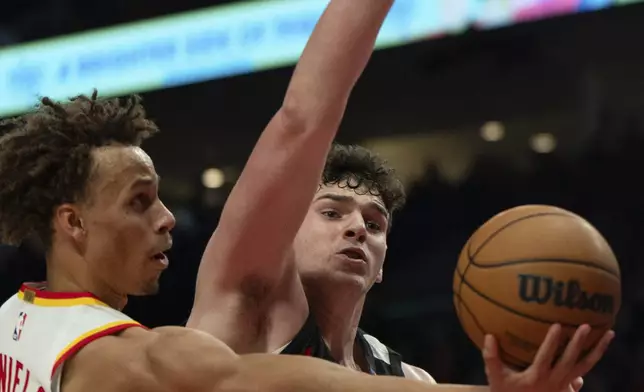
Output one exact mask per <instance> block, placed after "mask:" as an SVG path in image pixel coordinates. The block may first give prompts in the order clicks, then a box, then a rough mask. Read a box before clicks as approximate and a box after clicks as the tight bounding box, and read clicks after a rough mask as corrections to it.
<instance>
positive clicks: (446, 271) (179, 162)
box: [0, 0, 644, 392]
mask: <svg viewBox="0 0 644 392" xmlns="http://www.w3.org/2000/svg"><path fill="white" fill-rule="evenodd" d="M428 1H431V0H428ZM226 2H230V1H213V0H210V1H206V0H183V1H178V2H170V1H167V0H166V1H158V0H155V1H153V0H135V1H132V0H130V1H127V0H113V1H110V2H88V1H79V0H21V1H2V6H1V8H2V12H0V46H1V45H12V44H15V43H19V42H26V41H31V40H36V39H40V38H45V37H50V36H56V35H60V34H66V33H72V32H78V31H83V30H86V29H91V28H96V27H102V26H108V25H114V24H117V23H121V22H126V21H132V20H138V19H146V18H149V17H153V16H158V15H164V14H171V13H175V12H179V11H184V10H188V9H195V8H199V7H204V6H210V5H213V4H215V3H226ZM642 20H644V6H642V5H630V6H626V7H623V8H616V9H611V10H605V11H599V12H594V13H587V14H582V15H574V16H566V17H559V18H551V19H548V20H544V21H540V22H533V23H527V24H523V25H520V26H514V27H510V28H503V29H498V30H494V31H487V32H479V31H475V30H474V29H473V30H472V31H469V32H467V33H465V34H463V35H459V36H456V37H447V38H443V39H440V40H433V41H426V42H420V43H415V44H412V45H407V46H404V47H401V48H395V49H388V50H384V51H379V52H377V53H376V54H375V55H374V57H373V60H372V62H371V64H370V65H369V67H368V69H367V71H366V72H365V74H364V76H363V78H362V79H361V81H360V83H359V84H358V86H357V87H356V90H355V93H354V94H353V96H352V99H351V102H350V105H349V109H348V111H347V116H346V118H345V121H344V123H343V125H342V129H341V132H340V136H339V140H340V141H341V142H355V143H362V144H365V145H367V146H370V147H373V148H375V149H376V150H378V151H379V152H381V153H382V154H383V155H384V156H385V157H387V158H388V159H390V161H391V162H392V163H393V164H394V166H396V167H397V168H398V169H399V170H400V172H401V174H402V175H404V177H405V179H406V182H407V184H408V189H409V193H410V197H409V203H408V206H407V207H406V208H405V209H404V210H403V211H402V212H401V213H400V214H399V216H397V217H396V221H395V226H394V229H393V232H392V233H391V236H390V242H389V254H388V259H387V262H386V265H385V280H384V282H383V283H382V284H381V285H378V286H377V287H375V288H374V289H373V292H372V293H371V294H370V296H369V300H368V304H367V308H366V311H365V315H364V319H363V323H362V326H363V328H364V329H366V330H367V331H368V332H370V333H372V334H374V335H375V336H377V337H378V338H380V339H381V340H382V341H383V342H385V343H386V344H388V345H390V346H391V347H393V348H395V349H397V350H398V351H400V352H401V353H403V355H404V356H405V357H406V359H407V360H408V362H411V363H413V364H416V365H419V366H421V367H423V368H425V369H426V370H428V371H429V372H430V373H431V374H432V375H433V376H434V377H435V378H436V379H437V380H438V381H439V382H450V383H484V380H485V379H484V375H483V372H482V362H481V360H480V358H479V353H478V352H477V351H476V349H475V348H474V347H473V345H472V344H471V343H470V342H469V340H468V339H467V337H466V336H465V335H464V333H463V332H462V329H461V327H460V326H459V324H458V321H457V319H456V316H455V313H454V311H453V306H452V302H451V283H452V274H453V269H454V266H455V263H456V259H457V256H458V253H459V251H460V249H461V246H462V245H463V244H464V243H465V242H466V240H467V238H468V236H469V235H470V234H471V233H472V232H473V231H474V230H475V229H476V227H478V225H480V224H482V223H483V222H484V221H485V220H486V219H488V218H489V217H491V216H492V215H494V214H495V213H497V212H499V211H501V210H503V209H505V208H508V207H512V206H516V205H520V204H526V203H541V204H554V205H559V206H562V207H564V208H567V209H570V210H572V211H574V212H576V213H579V214H581V215H583V216H584V217H586V218H587V219H588V220H589V221H590V222H592V223H593V224H594V225H595V226H596V227H597V228H598V229H599V230H600V231H601V232H602V233H603V234H604V235H605V236H606V238H607V239H608V240H609V242H610V243H611V245H612V246H613V249H614V251H615V253H616V255H617V256H618V258H619V260H620V263H621V268H622V279H623V296H624V300H623V307H622V310H621V312H620V316H619V319H618V324H617V327H616V330H617V334H618V338H617V339H616V341H615V342H614V343H613V345H612V346H611V348H610V351H609V353H608V354H607V355H606V357H605V358H604V360H603V361H602V362H601V364H600V365H599V366H598V367H597V368H596V369H595V370H594V371H593V372H592V374H591V375H589V376H588V377H587V378H586V386H585V387H584V390H585V391H592V392H599V391H601V392H606V391H644V373H643V372H642V371H641V369H644V340H642V338H641V337H640V336H639V334H638V331H639V330H641V329H642V328H643V327H644V317H643V316H644V309H642V308H643V307H644V286H643V285H642V284H641V283H640V282H641V279H642V277H643V276H644V268H643V266H642V262H641V259H642V256H644V251H643V250H642V247H641V242H640V241H642V240H644V231H643V230H642V228H641V226H642V221H643V220H644V208H643V207H642V201H643V198H642V192H641V191H640V185H641V182H642V169H643V168H644V156H643V155H642V153H643V152H644V117H643V115H642V113H643V111H642V104H643V103H644V102H643V101H644V78H643V77H642V76H643V73H644V72H643V71H642V69H644V61H643V57H644V55H643V51H642V49H641V48H642V43H641V42H642V41H641V39H642V38H643V37H644V24H643V23H642ZM291 71H292V69H291V68H288V69H278V70H273V71H268V72H261V73H256V74H253V75H246V76H239V77H234V78H230V79H225V80H217V81H212V82H207V83H201V84H195V85H191V86H185V87H180V88H173V89H167V90H163V91H156V92H152V93H147V94H144V98H145V100H146V103H147V108H148V111H149V113H150V114H151V116H152V117H153V118H155V119H156V120H157V122H158V124H159V125H160V126H161V128H162V130H163V132H162V133H161V134H160V135H159V136H158V137H157V138H155V139H154V140H152V141H151V142H150V143H149V145H148V146H147V147H148V151H149V152H150V153H151V155H152V157H153V158H154V159H155V162H156V164H157V170H158V171H159V173H160V174H161V175H162V176H163V177H164V183H163V185H162V194H163V197H164V198H165V199H166V200H167V201H168V204H169V205H170V206H171V207H172V208H173V210H174V212H175V214H176V215H177V217H178V220H179V225H178V227H177V229H176V233H175V237H176V241H175V244H176V245H175V248H174V249H173V251H172V253H171V255H170V257H171V260H172V266H171V268H170V270H169V271H168V272H167V273H166V274H165V275H164V276H163V278H162V293H161V294H160V295H158V296H156V297H154V298H136V299H133V300H132V301H131V303H130V305H128V308H127V309H126V312H127V313H128V314H130V315H131V316H132V317H134V318H136V319H138V320H139V321H141V322H143V323H144V324H147V325H149V326H158V325H168V324H181V323H183V322H184V321H185V319H186V318H187V316H188V313H189V311H190V306H191V303H192V296H193V292H194V279H195V275H196V270H197V265H198V262H199V259H200V256H201V252H202V250H203V248H204V246H205V242H206V241H207V239H208V237H209V236H210V233H211V232H212V230H213V228H214V227H215V226H216V224H217V219H218V217H219V213H220V208H221V205H222V203H223V201H224V200H225V198H226V195H227V192H228V191H229V190H230V186H231V185H232V183H233V182H234V179H235V176H236V174H237V173H239V171H240V170H241V168H242V167H243V163H244V161H245V159H246V158H247V156H248V154H249V153H250V150H251V148H252V146H253V144H254V142H255V140H256V139H257V137H258V135H259V133H260V132H261V130H262V129H263V127H264V125H265V124H266V123H267V121H268V120H269V118H270V116H271V115H272V113H273V112H274V111H275V110H276V109H277V108H278V107H279V104H280V102H281V98H282V95H283V93H284V90H285V88H286V85H287V83H288V79H289V76H290V73H291ZM491 120H495V121H501V122H502V123H503V124H504V126H505V131H506V133H505V138H504V139H503V140H501V141H498V142H496V143H490V142H486V141H484V140H483V139H481V137H480V135H479V129H480V127H481V126H482V125H483V124H484V123H485V122H487V121H491ZM538 133H551V134H552V135H554V137H556V140H557V146H556V149H555V150H554V151H553V152H552V153H550V154H538V153H536V152H534V151H533V150H531V148H530V143H529V140H530V138H531V136H532V135H534V134H538ZM211 166H216V167H221V168H224V169H225V172H226V173H227V175H228V177H229V181H228V183H227V184H226V185H225V186H224V187H223V188H220V189H216V190H206V189H204V188H203V187H202V186H201V183H200V181H201V180H200V175H201V172H202V171H203V170H204V169H205V168H207V167H211ZM284 191H288V189H285V190H284ZM249 241H250V242H251V244H250V246H252V239H249ZM0 249H1V250H0V273H1V278H0V299H4V298H8V297H9V296H10V295H12V294H13V293H14V292H15V291H16V290H17V288H18V285H19V283H20V282H22V281H25V280H39V279H43V277H44V264H43V262H42V260H41V259H40V257H38V255H32V254H28V252H24V251H23V252H19V251H18V250H16V249H13V248H9V247H0ZM638 370H640V371H639V372H638Z"/></svg>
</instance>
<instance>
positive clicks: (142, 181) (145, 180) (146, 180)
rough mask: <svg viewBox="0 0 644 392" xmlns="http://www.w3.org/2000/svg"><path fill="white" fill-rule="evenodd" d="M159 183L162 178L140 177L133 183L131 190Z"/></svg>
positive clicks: (155, 176)
mask: <svg viewBox="0 0 644 392" xmlns="http://www.w3.org/2000/svg"><path fill="white" fill-rule="evenodd" d="M159 181H161V177H160V176H159V175H154V176H143V177H139V178H137V179H136V181H134V182H133V183H132V186H130V188H136V187H138V186H145V185H154V184H158V183H159Z"/></svg>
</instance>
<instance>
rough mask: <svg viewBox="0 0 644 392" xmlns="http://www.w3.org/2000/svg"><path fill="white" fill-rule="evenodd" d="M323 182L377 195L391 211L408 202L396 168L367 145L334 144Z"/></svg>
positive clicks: (328, 158) (390, 212) (328, 157)
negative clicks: (365, 146) (366, 146)
mask: <svg viewBox="0 0 644 392" xmlns="http://www.w3.org/2000/svg"><path fill="white" fill-rule="evenodd" d="M322 184H324V185H338V186H340V187H348V188H351V189H353V190H354V191H356V192H358V193H360V192H365V193H370V194H372V195H374V196H378V197H380V198H381V199H382V201H383V203H384V204H385V208H387V211H389V214H390V215H391V214H393V213H394V212H395V211H397V210H399V209H400V208H402V207H403V206H404V205H405V198H406V197H405V189H404V187H403V184H402V182H400V179H399V178H398V177H397V176H396V173H395V171H394V169H393V168H392V167H391V166H389V165H388V164H387V162H386V161H385V160H384V159H382V158H381V157H380V156H378V155H377V154H376V153H374V152H373V151H370V150H369V149H366V148H364V147H360V146H356V145H342V144H334V145H333V147H331V151H330V152H329V155H328V156H327V160H326V165H325V166H324V172H323V174H322Z"/></svg>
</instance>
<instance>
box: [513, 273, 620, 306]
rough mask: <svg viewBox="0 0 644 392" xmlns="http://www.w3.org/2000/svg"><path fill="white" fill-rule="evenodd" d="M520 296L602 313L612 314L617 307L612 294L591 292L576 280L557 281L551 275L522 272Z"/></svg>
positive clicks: (524, 299) (525, 298)
mask: <svg viewBox="0 0 644 392" xmlns="http://www.w3.org/2000/svg"><path fill="white" fill-rule="evenodd" d="M519 297H520V298H521V300H522V301H524V302H527V303H531V302H536V303H538V304H540V305H544V304H546V303H549V302H550V303H552V304H553V305H554V306H556V307H567V308H570V309H579V310H590V311H592V312H595V313H602V314H612V313H613V311H614V309H615V299H614V298H613V296H612V295H606V294H600V293H589V292H587V291H584V290H583V289H582V288H581V284H579V282H578V281H576V280H569V281H567V282H564V281H557V280H555V279H553V278H552V277H549V276H540V275H526V274H520V275H519Z"/></svg>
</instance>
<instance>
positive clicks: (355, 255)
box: [339, 248, 367, 263]
mask: <svg viewBox="0 0 644 392" xmlns="http://www.w3.org/2000/svg"><path fill="white" fill-rule="evenodd" d="M339 254H341V255H343V256H345V257H346V258H348V259H349V260H351V261H355V262H362V263H367V255H366V254H365V252H364V251H363V250H362V249H360V248H346V249H343V250H342V251H340V252H339Z"/></svg>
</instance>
